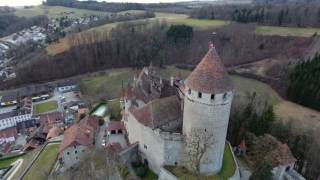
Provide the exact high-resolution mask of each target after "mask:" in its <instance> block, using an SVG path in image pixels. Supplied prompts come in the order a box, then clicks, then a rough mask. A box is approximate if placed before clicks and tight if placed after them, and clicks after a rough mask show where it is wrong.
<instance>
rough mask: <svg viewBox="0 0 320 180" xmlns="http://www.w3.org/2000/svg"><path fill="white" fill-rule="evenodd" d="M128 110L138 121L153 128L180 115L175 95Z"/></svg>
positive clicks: (178, 102)
mask: <svg viewBox="0 0 320 180" xmlns="http://www.w3.org/2000/svg"><path fill="white" fill-rule="evenodd" d="M130 112H131V113H132V114H133V116H134V117H135V118H136V119H137V120H138V121H139V122H140V123H142V124H143V125H145V126H149V127H151V128H153V129H154V128H159V127H160V126H162V125H163V124H166V123H168V122H170V121H175V120H179V119H181V116H182V112H181V106H180V101H179V99H178V97H177V96H170V97H166V98H161V99H156V100H153V101H151V102H149V103H148V104H146V105H145V106H143V107H142V108H131V109H130Z"/></svg>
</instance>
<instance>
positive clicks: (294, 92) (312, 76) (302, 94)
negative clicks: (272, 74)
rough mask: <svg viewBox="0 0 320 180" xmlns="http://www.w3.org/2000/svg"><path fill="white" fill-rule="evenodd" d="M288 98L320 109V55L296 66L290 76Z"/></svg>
mask: <svg viewBox="0 0 320 180" xmlns="http://www.w3.org/2000/svg"><path fill="white" fill-rule="evenodd" d="M287 95H288V98H289V99H290V100H292V101H294V102H296V103H299V104H302V105H304V106H307V107H311V108H313V109H317V110H320V55H319V54H316V55H315V56H314V57H313V58H311V59H308V60H306V61H303V62H301V63H299V64H297V65H296V66H295V68H294V69H293V71H292V73H291V74H290V77H289V87H288V91H287Z"/></svg>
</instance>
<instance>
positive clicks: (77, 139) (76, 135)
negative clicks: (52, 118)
mask: <svg viewBox="0 0 320 180" xmlns="http://www.w3.org/2000/svg"><path fill="white" fill-rule="evenodd" d="M93 142H94V131H92V130H90V129H84V128H83V127H81V126H80V124H74V125H72V126H71V127H70V128H68V129H67V130H66V131H65V133H64V138H63V141H62V143H61V145H60V152H62V151H64V150H65V149H67V148H68V147H71V146H73V145H83V146H86V147H89V148H91V147H93Z"/></svg>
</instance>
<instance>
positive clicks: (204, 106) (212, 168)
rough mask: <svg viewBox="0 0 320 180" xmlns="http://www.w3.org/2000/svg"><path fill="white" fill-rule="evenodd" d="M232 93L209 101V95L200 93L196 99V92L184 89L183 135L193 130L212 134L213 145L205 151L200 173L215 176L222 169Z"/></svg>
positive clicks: (187, 134) (219, 95)
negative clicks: (200, 95) (199, 96)
mask: <svg viewBox="0 0 320 180" xmlns="http://www.w3.org/2000/svg"><path fill="white" fill-rule="evenodd" d="M232 99H233V93H232V91H230V92H227V93H226V94H224V93H223V94H216V95H215V97H214V99H213V100H212V99H211V94H205V93H202V97H201V98H198V92H197V91H193V90H191V93H189V91H188V87H186V92H185V98H184V112H183V134H184V135H186V136H187V137H190V136H191V131H192V129H193V128H196V129H199V130H203V131H204V132H206V133H210V134H213V139H214V144H213V145H212V146H211V147H210V148H209V149H208V150H207V152H206V153H205V155H204V157H203V158H202V159H203V160H202V162H201V165H200V173H202V174H215V173H217V172H219V171H220V169H221V167H222V160H223V153H224V147H225V143H226V135H227V128H228V122H229V115H230V109H231V103H232Z"/></svg>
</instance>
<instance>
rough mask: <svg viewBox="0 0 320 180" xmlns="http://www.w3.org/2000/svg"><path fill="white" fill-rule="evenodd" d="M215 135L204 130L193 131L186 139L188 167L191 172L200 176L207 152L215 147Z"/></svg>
mask: <svg viewBox="0 0 320 180" xmlns="http://www.w3.org/2000/svg"><path fill="white" fill-rule="evenodd" d="M214 142H215V139H214V137H213V134H212V133H210V132H209V131H204V130H202V129H196V128H194V129H192V130H191V132H190V134H188V135H187V137H186V148H185V150H186V159H185V160H186V166H187V168H189V169H190V170H191V171H193V172H195V173H197V174H199V173H200V164H201V162H202V161H204V160H205V159H203V157H204V155H205V153H206V152H207V150H208V149H209V148H210V147H211V146H213V144H214Z"/></svg>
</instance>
